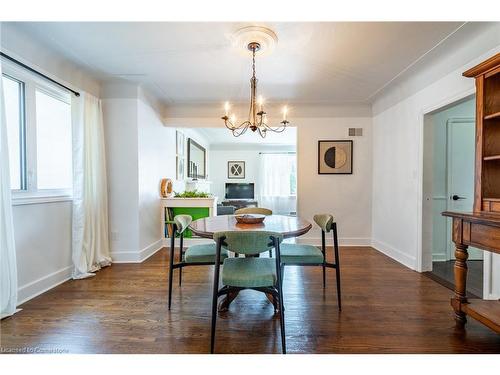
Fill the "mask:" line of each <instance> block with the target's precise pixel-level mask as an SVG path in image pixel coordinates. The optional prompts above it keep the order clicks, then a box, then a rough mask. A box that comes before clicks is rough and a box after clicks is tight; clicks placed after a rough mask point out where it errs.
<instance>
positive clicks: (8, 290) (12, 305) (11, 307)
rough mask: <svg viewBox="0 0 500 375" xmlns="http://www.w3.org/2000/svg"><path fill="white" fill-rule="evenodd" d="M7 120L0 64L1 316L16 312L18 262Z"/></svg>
mask: <svg viewBox="0 0 500 375" xmlns="http://www.w3.org/2000/svg"><path fill="white" fill-rule="evenodd" d="M6 122H7V120H6V118H5V103H4V95H3V84H2V69H1V67H0V263H1V276H0V278H1V283H2V284H1V290H0V291H1V296H0V297H1V317H2V318H4V317H7V316H10V315H13V314H14V313H15V312H16V305H17V264H16V245H15V243H14V224H13V221H12V197H11V190H10V173H9V169H10V168H9V151H8V149H7V123H6Z"/></svg>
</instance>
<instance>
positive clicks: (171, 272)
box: [168, 230, 175, 310]
mask: <svg viewBox="0 0 500 375" xmlns="http://www.w3.org/2000/svg"><path fill="white" fill-rule="evenodd" d="M174 246H175V230H173V231H172V238H171V239H170V259H169V267H168V309H169V310H170V306H171V305H172V277H173V276H174Z"/></svg>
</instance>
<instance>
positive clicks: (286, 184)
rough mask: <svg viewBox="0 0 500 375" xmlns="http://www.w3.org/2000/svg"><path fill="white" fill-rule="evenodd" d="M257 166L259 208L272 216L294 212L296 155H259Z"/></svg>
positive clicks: (295, 202) (295, 203) (295, 201)
mask: <svg viewBox="0 0 500 375" xmlns="http://www.w3.org/2000/svg"><path fill="white" fill-rule="evenodd" d="M259 157H260V163H259V164H260V165H259V174H260V176H259V206H260V207H265V208H269V209H271V210H272V211H273V213H274V214H279V215H289V214H290V213H292V212H295V211H296V205H297V199H296V195H295V186H296V170H297V169H296V155H295V154H290V153H282V154H279V153H267V154H266V153H261V154H260V155H259Z"/></svg>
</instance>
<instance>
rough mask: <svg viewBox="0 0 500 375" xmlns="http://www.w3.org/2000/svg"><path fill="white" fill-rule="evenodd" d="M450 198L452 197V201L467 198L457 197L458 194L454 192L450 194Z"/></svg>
mask: <svg viewBox="0 0 500 375" xmlns="http://www.w3.org/2000/svg"><path fill="white" fill-rule="evenodd" d="M451 199H453V200H454V201H458V200H460V199H467V198H465V197H459V196H458V195H456V194H455V195H452V196H451Z"/></svg>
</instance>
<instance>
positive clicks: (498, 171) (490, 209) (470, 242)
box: [443, 54, 500, 332]
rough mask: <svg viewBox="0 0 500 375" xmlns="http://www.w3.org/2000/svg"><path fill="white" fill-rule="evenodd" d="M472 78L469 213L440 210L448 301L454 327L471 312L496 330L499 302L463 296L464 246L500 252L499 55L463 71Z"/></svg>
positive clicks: (499, 309)
mask: <svg viewBox="0 0 500 375" xmlns="http://www.w3.org/2000/svg"><path fill="white" fill-rule="evenodd" d="M463 75H464V76H465V77H470V78H475V80H476V160H475V181H474V212H472V213H461V212H443V215H445V216H449V217H452V218H453V227H452V233H453V237H452V238H453V242H454V243H455V246H456V250H455V269H454V273H455V294H454V296H453V298H452V299H451V305H452V307H453V309H454V311H455V321H456V324H457V326H459V327H463V326H464V325H465V323H466V322H467V319H466V316H470V317H472V318H474V319H476V320H478V321H480V322H481V323H483V324H485V325H486V326H488V327H490V328H491V329H493V330H494V331H496V332H500V301H483V300H480V299H476V300H468V299H467V297H466V294H465V288H466V281H467V257H468V253H467V248H468V246H474V247H477V248H479V249H482V250H485V251H491V252H494V253H498V254H500V54H496V55H495V56H493V57H491V58H490V59H488V60H486V61H484V62H482V63H481V64H479V65H477V66H475V67H474V68H472V69H469V70H467V71H466V72H465V73H464V74H463Z"/></svg>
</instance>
